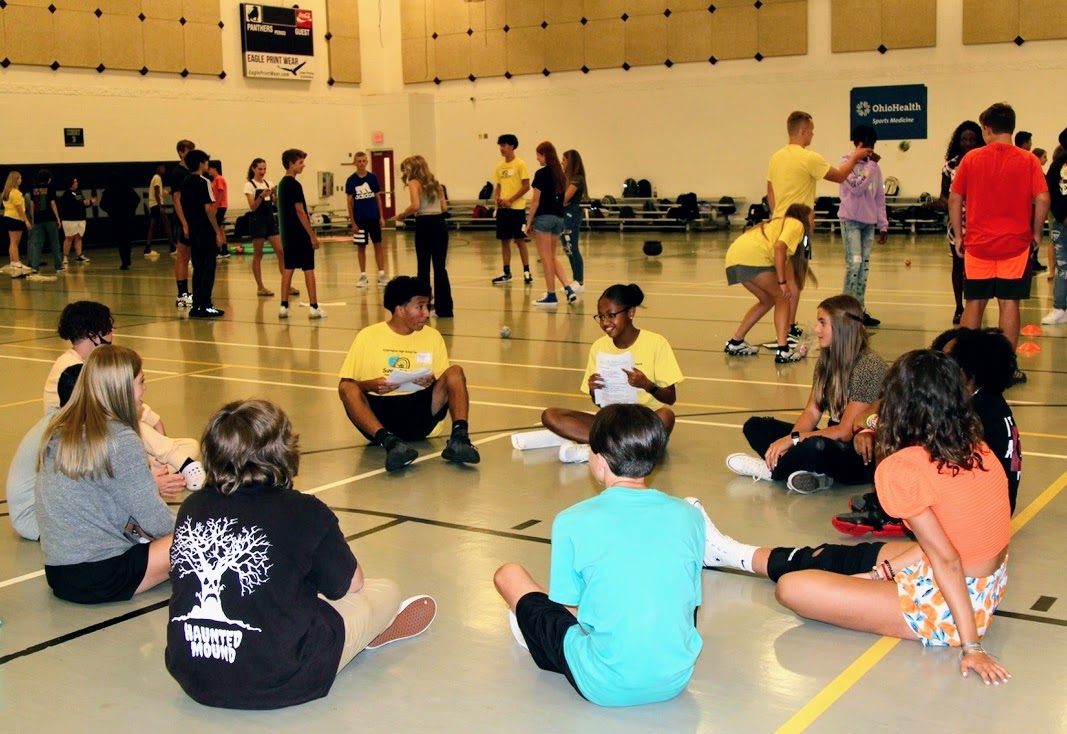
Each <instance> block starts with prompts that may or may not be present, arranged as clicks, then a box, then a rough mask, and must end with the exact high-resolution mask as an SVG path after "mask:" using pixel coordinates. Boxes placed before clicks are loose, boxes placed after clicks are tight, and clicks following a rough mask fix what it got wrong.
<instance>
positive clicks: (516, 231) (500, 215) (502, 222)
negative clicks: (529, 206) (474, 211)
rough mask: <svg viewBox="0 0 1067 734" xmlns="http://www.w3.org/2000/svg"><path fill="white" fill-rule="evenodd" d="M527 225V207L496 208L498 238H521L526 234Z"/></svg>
mask: <svg viewBox="0 0 1067 734" xmlns="http://www.w3.org/2000/svg"><path fill="white" fill-rule="evenodd" d="M525 226H526V209H525V208H523V209H506V208H499V209H497V210H496V238H497V239H498V240H521V239H525V238H526V236H525V235H524V234H523V231H522V230H523V228H524V227H525Z"/></svg>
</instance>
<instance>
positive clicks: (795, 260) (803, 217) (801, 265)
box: [756, 204, 819, 288]
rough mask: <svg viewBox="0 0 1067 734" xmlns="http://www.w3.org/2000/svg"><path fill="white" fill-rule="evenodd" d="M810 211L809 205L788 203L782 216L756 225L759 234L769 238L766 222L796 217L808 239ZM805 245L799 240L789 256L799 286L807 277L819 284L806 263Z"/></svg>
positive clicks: (802, 284)
mask: <svg viewBox="0 0 1067 734" xmlns="http://www.w3.org/2000/svg"><path fill="white" fill-rule="evenodd" d="M811 211H812V210H811V207H810V206H807V205H806V204H790V205H789V208H788V209H786V210H785V214H784V215H783V216H781V217H776V218H775V219H768V220H766V221H763V222H760V223H759V224H758V225H756V226H758V227H759V231H760V235H762V236H763V238H764V239H770V238H769V237H767V225H768V224H770V223H771V222H775V221H778V220H779V219H782V220H785V219H796V220H797V221H798V222H800V223H801V224H802V225H803V226H804V239H810V238H811ZM782 227H783V228H784V227H785V222H784V221H783V223H782ZM807 247H808V245H807V243H806V242H804V240H801V242H800V244H799V245H797V249H796V250H794V251H793V254H792V255H790V256H789V262H790V263H791V264H792V266H793V277H794V278H795V279H796V282H797V286H799V287H800V288H803V287H804V285H805V284H806V283H807V281H808V278H811V282H812V283H814V284H815V285H816V286H818V285H819V279H818V278H816V277H815V272H814V271H813V270H812V269H811V267H810V266H809V265H808V252H807Z"/></svg>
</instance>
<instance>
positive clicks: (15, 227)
mask: <svg viewBox="0 0 1067 734" xmlns="http://www.w3.org/2000/svg"><path fill="white" fill-rule="evenodd" d="M3 220H4V224H3V227H2V229H3V231H5V232H25V231H26V223H25V222H24V221H22V220H21V219H15V218H14V217H3ZM4 244H7V243H6V242H5V243H4Z"/></svg>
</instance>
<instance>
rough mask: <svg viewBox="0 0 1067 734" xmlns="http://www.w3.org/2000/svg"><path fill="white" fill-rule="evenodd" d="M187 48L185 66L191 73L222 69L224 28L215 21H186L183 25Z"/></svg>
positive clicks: (215, 71) (208, 72) (216, 71)
mask: <svg viewBox="0 0 1067 734" xmlns="http://www.w3.org/2000/svg"><path fill="white" fill-rule="evenodd" d="M181 29H182V40H183V46H184V49H185V62H184V66H183V68H184V69H185V70H186V71H188V72H189V73H190V74H218V73H219V72H220V71H222V38H221V36H222V29H221V28H219V25H218V21H217V20H216V21H215V22H214V23H200V22H196V23H194V22H186V24H185V25H183V26H182V27H181Z"/></svg>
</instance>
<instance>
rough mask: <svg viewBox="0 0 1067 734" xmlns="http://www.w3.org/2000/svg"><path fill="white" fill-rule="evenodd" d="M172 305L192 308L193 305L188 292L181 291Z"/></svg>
mask: <svg viewBox="0 0 1067 734" xmlns="http://www.w3.org/2000/svg"><path fill="white" fill-rule="evenodd" d="M174 305H175V307H177V308H192V307H193V297H192V296H191V295H189V294H188V293H182V294H181V295H180V296H178V298H177V299H176V300H175V301H174Z"/></svg>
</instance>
